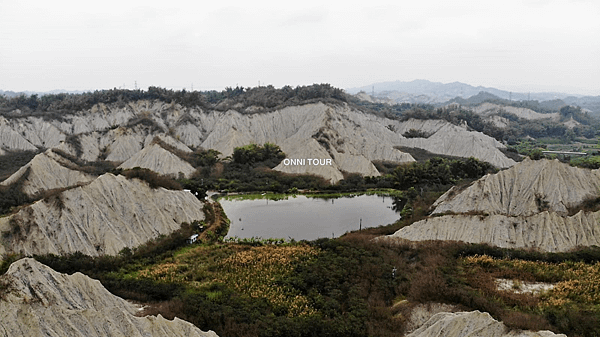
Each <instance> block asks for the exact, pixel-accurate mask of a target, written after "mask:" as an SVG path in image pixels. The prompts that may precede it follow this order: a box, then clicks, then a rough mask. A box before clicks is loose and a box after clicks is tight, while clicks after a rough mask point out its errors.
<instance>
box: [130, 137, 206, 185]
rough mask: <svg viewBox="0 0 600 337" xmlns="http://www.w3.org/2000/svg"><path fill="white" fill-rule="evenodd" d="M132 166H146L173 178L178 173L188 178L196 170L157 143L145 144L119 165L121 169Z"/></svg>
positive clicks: (177, 175)
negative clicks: (140, 149)
mask: <svg viewBox="0 0 600 337" xmlns="http://www.w3.org/2000/svg"><path fill="white" fill-rule="evenodd" d="M134 167H141V168H146V169H149V170H152V171H154V172H156V173H159V174H163V175H172V176H174V177H175V178H177V177H179V174H180V173H181V174H183V176H184V177H186V178H189V177H190V176H191V175H192V174H193V173H194V172H195V171H196V169H194V167H193V166H192V165H190V164H189V163H188V162H186V161H185V160H183V159H181V158H179V157H177V156H176V155H174V154H173V153H171V152H169V151H167V150H165V149H163V148H162V147H161V146H160V145H158V144H152V145H149V146H146V147H145V148H144V149H143V150H142V151H140V152H138V153H136V154H135V155H133V157H131V158H129V159H128V160H127V161H125V162H124V163H123V164H121V166H119V168H122V169H132V168H134Z"/></svg>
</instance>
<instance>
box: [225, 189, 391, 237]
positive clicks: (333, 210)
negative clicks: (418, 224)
mask: <svg viewBox="0 0 600 337" xmlns="http://www.w3.org/2000/svg"><path fill="white" fill-rule="evenodd" d="M393 201H394V199H393V198H391V197H380V196H376V195H361V196H357V197H352V198H338V199H317V198H307V197H305V196H302V195H299V196H296V197H295V198H294V197H289V198H288V199H287V200H277V201H274V200H268V199H258V200H226V199H221V200H220V203H221V205H222V206H223V210H224V211H225V214H227V217H228V218H229V220H231V226H230V228H229V233H227V236H226V238H229V237H236V236H237V237H239V238H251V237H260V238H263V239H267V238H283V239H289V238H293V239H296V240H314V239H318V238H323V237H329V238H331V237H332V236H335V237H338V236H340V235H343V234H344V233H346V232H349V231H353V230H358V229H359V226H360V224H361V223H362V228H367V227H377V226H381V225H387V224H390V223H393V222H395V221H396V220H398V219H399V218H400V214H399V213H398V212H396V211H395V210H394V209H393V208H394V206H393ZM361 219H362V220H361Z"/></svg>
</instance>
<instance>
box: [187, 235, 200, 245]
mask: <svg viewBox="0 0 600 337" xmlns="http://www.w3.org/2000/svg"><path fill="white" fill-rule="evenodd" d="M197 240H198V234H194V235H192V236H190V238H189V239H188V243H189V244H192V243H194V242H196V241H197Z"/></svg>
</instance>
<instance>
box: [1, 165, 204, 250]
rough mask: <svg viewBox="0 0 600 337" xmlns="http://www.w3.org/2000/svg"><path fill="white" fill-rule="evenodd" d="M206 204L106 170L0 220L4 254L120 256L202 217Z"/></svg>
mask: <svg viewBox="0 0 600 337" xmlns="http://www.w3.org/2000/svg"><path fill="white" fill-rule="evenodd" d="M202 207H203V204H202V203H201V202H200V201H199V200H198V199H196V197H194V196H193V195H192V194H191V193H190V192H186V191H171V190H166V189H164V188H157V189H151V188H150V187H149V186H148V184H147V183H145V182H143V181H140V180H137V179H132V180H127V179H126V178H125V177H123V176H114V175H112V174H104V175H102V176H100V177H99V178H97V179H96V180H94V181H92V182H91V183H90V184H88V185H85V186H81V187H77V188H73V189H70V190H67V191H64V192H61V193H60V194H58V195H54V196H52V197H50V198H48V199H45V200H40V201H38V202H36V203H34V204H32V205H30V206H26V207H24V208H22V209H21V210H20V211H19V212H18V213H16V214H13V215H11V216H8V217H4V218H0V232H4V233H3V241H2V244H3V245H2V246H0V254H2V253H5V252H15V253H22V254H25V255H33V254H48V253H52V254H68V253H74V252H82V253H84V254H86V255H91V256H98V255H102V254H108V255H116V254H117V253H118V252H119V251H120V250H121V249H123V248H125V247H130V248H133V247H136V246H139V245H141V244H143V243H145V242H147V241H148V240H150V239H153V238H156V237H157V236H159V235H160V234H169V233H171V232H173V231H174V230H177V229H179V228H180V225H181V223H182V222H192V221H194V220H201V219H203V218H204V214H203V212H202Z"/></svg>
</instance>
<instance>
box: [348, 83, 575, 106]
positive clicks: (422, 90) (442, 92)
mask: <svg viewBox="0 0 600 337" xmlns="http://www.w3.org/2000/svg"><path fill="white" fill-rule="evenodd" d="M373 88H374V90H375V92H376V93H378V92H383V91H388V92H393V91H398V92H403V93H408V94H413V95H414V94H422V95H428V96H431V97H437V98H439V102H440V103H441V102H445V101H447V100H450V99H452V98H455V97H463V98H464V97H471V96H474V95H477V94H478V93H480V92H482V91H485V92H488V93H490V94H492V95H495V96H498V97H500V98H502V99H510V98H512V100H538V101H548V100H553V99H557V98H558V99H562V98H566V97H568V96H572V95H569V94H565V93H558V92H538V93H533V92H532V93H519V92H512V93H511V91H507V90H500V89H496V88H490V87H483V86H472V85H470V84H466V83H461V82H452V83H441V82H431V81H427V80H414V81H410V82H403V81H393V82H380V83H373V84H370V85H366V86H363V87H358V88H348V89H346V91H347V92H348V93H351V94H356V93H358V92H359V91H365V92H367V93H371V91H372V90H373ZM444 98H446V99H444Z"/></svg>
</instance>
